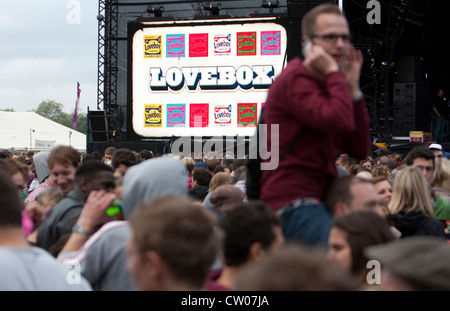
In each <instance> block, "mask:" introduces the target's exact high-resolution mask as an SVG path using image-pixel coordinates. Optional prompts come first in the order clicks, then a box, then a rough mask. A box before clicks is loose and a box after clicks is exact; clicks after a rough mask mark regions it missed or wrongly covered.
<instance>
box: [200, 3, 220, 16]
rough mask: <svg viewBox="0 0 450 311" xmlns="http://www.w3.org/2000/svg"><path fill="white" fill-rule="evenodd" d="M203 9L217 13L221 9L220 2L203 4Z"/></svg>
mask: <svg viewBox="0 0 450 311" xmlns="http://www.w3.org/2000/svg"><path fill="white" fill-rule="evenodd" d="M203 9H204V10H205V11H209V12H210V14H211V15H219V11H220V10H222V4H221V3H220V2H218V3H216V2H213V3H209V4H205V5H204V6H203Z"/></svg>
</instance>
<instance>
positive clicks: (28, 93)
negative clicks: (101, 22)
mask: <svg viewBox="0 0 450 311" xmlns="http://www.w3.org/2000/svg"><path fill="white" fill-rule="evenodd" d="M70 1H72V2H77V3H79V8H80V10H79V12H80V14H81V19H80V23H79V24H71V23H68V19H67V16H68V14H70V11H71V8H72V7H68V4H69V2H70ZM97 14H98V1H93V0H66V1H62V0H39V1H36V0H16V1H3V0H0V38H2V42H1V44H2V47H1V49H0V94H1V97H0V109H6V108H13V109H14V110H15V111H28V110H32V109H36V108H37V106H38V105H39V103H40V102H41V101H43V100H47V99H50V100H55V101H56V102H59V103H61V104H63V107H64V111H65V112H73V109H74V107H75V100H76V83H77V81H79V82H80V84H81V89H82V93H81V103H80V104H81V110H80V111H81V112H86V111H87V106H89V107H90V109H91V110H95V109H96V108H97V99H96V98H97V54H98V46H97V44H98V42H97V36H98V33H97V31H98V28H97V20H96V16H97Z"/></svg>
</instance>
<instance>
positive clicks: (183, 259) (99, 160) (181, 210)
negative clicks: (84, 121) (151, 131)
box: [0, 144, 450, 290]
mask: <svg viewBox="0 0 450 311" xmlns="http://www.w3.org/2000/svg"><path fill="white" fill-rule="evenodd" d="M114 149H115V148H114V147H111V148H108V149H107V150H105V152H104V153H103V155H102V153H100V152H97V151H95V152H92V153H84V154H81V153H79V152H78V151H76V150H75V149H73V148H71V147H67V146H57V147H55V148H54V149H53V150H51V151H50V152H42V153H41V156H43V155H45V157H44V159H46V161H45V162H46V163H47V165H48V169H47V170H42V169H40V172H45V173H41V174H44V175H46V176H44V177H42V176H40V177H41V178H40V182H39V183H38V184H41V185H42V184H43V183H44V182H45V180H48V181H50V184H51V186H50V187H47V188H42V189H41V190H40V192H39V193H35V196H34V200H33V201H32V202H31V203H30V201H26V198H27V197H28V192H27V190H28V189H29V187H30V185H31V182H32V180H30V178H31V177H33V178H32V179H37V178H38V176H37V174H36V166H38V165H37V164H38V159H39V158H40V157H39V152H36V153H35V154H33V155H31V159H30V160H31V161H28V164H27V162H26V161H24V159H21V158H20V157H13V156H5V158H3V159H1V160H0V182H1V183H2V186H1V187H0V189H1V193H0V196H1V201H2V204H1V206H2V208H1V209H0V215H1V217H0V230H2V229H3V228H9V227H11V228H16V229H19V228H20V231H21V232H23V233H22V234H24V236H25V238H26V242H27V243H28V244H29V245H30V246H34V247H42V248H44V249H46V250H47V251H48V252H49V254H50V255H52V256H53V257H55V258H58V256H60V255H61V252H62V251H63V250H64V246H65V244H66V243H67V241H68V240H69V237H70V235H71V231H70V230H69V231H67V232H61V234H60V235H59V236H57V237H54V239H53V240H52V244H51V245H46V244H45V243H43V242H42V241H39V237H40V236H39V231H40V230H44V228H45V224H46V221H47V219H49V218H50V219H51V217H52V216H54V215H55V214H56V212H52V209H54V208H55V206H58V204H61V202H63V201H64V200H67V197H68V195H69V194H70V193H79V194H80V195H81V197H82V199H81V200H82V202H86V200H87V199H88V196H89V194H90V193H91V192H94V191H100V190H103V191H106V192H111V193H116V195H115V197H116V198H118V199H120V200H121V201H122V202H123V205H122V208H123V210H122V217H121V218H120V219H125V221H126V222H127V223H129V227H130V234H129V236H128V237H127V239H126V245H124V247H123V250H122V251H123V252H125V253H126V254H127V255H126V258H127V260H126V262H125V263H124V266H125V267H123V269H125V270H126V271H127V273H129V275H130V277H131V278H132V279H133V287H134V289H140V290H175V289H180V290H181V289H187V290H199V289H206V290H230V289H232V290H235V289H236V290H277V289H282V290H365V289H373V288H381V289H388V290H392V289H395V288H393V287H392V286H393V285H389V283H388V284H386V285H385V287H383V285H380V282H378V283H376V284H375V285H373V284H370V282H369V281H368V279H367V275H368V271H369V270H368V268H367V263H368V262H370V260H373V259H374V258H377V260H378V259H379V260H380V262H382V263H383V260H386V262H387V263H386V265H389V267H390V268H389V269H390V270H389V271H391V270H392V271H395V272H391V274H392V273H394V275H397V274H396V273H397V272H396V271H397V270H396V269H401V267H397V265H398V261H399V259H396V258H394V259H392V258H391V257H390V256H391V254H389V256H386V257H387V259H385V258H384V255H385V254H387V251H386V250H385V249H384V248H383V247H384V246H385V247H391V246H390V245H391V244H393V243H400V242H402V243H406V242H407V241H408V240H409V239H406V238H408V237H409V238H410V239H411V240H413V241H412V242H411V243H413V244H414V243H420V242H421V241H414V238H417V237H414V236H415V235H416V234H414V232H413V230H412V229H411V228H408V227H407V226H406V227H404V226H403V225H404V224H403V223H402V222H401V221H400V220H399V219H400V218H401V217H403V216H405V215H416V214H420V215H421V217H422V218H424V219H425V218H426V219H436V212H435V202H436V194H435V192H434V191H433V189H436V191H440V192H438V193H439V195H440V196H441V197H444V198H445V202H448V203H449V206H450V201H447V199H448V198H450V195H449V196H448V197H445V193H446V192H445V191H448V193H450V162H449V160H448V159H447V158H446V157H438V156H437V155H436V156H435V155H434V154H433V152H431V150H430V149H429V145H428V144H427V145H422V146H418V147H416V148H414V149H412V150H411V151H410V152H409V153H408V154H407V156H406V157H405V158H404V159H403V156H398V155H396V154H395V153H393V152H390V151H389V150H384V149H382V150H379V152H378V156H376V154H374V157H373V158H371V157H369V158H367V159H365V160H363V161H360V162H359V163H356V162H355V161H354V160H353V159H352V158H350V157H349V156H348V155H339V156H337V158H336V165H339V166H342V168H344V169H345V171H346V172H347V174H345V175H344V176H340V177H338V178H336V179H335V180H334V181H333V182H332V183H331V184H330V185H329V187H328V191H327V195H326V200H325V205H326V207H327V211H328V212H329V213H330V215H332V217H333V221H332V223H331V225H330V230H329V238H328V245H327V248H326V249H325V248H323V247H313V246H311V245H304V244H302V243H297V242H298V241H297V242H296V241H293V240H285V238H284V236H283V230H282V227H283V222H282V220H281V218H279V216H278V215H277V214H276V213H274V212H273V211H272V209H271V208H270V207H269V206H268V205H266V204H264V203H263V202H261V201H259V200H250V201H248V200H247V198H246V192H245V173H246V165H245V160H244V159H235V158H234V156H230V155H229V154H227V157H228V159H227V161H224V159H222V158H221V157H216V155H215V154H210V155H209V156H208V155H207V156H206V157H204V156H203V155H202V156H197V157H196V156H195V155H192V156H191V157H185V156H177V155H172V154H166V155H159V154H156V155H154V154H153V153H152V152H149V151H147V150H144V151H141V152H135V151H132V150H130V149H127V148H118V149H115V150H114ZM141 155H143V157H141ZM110 156H111V157H110ZM208 157H209V158H208ZM231 157H233V160H231ZM35 160H36V162H37V163H35ZM387 161H389V162H387ZM35 164H36V165H35ZM39 165H41V164H39ZM356 167H358V169H356ZM361 172H365V173H367V174H365V175H364V176H361V175H360V173H361ZM239 182H244V183H243V184H242V183H241V186H243V187H244V188H242V187H239V186H238V183H239ZM119 188H120V191H118V189H119ZM35 189H37V190H38V191H39V189H40V188H38V187H35ZM200 189H201V190H200ZM34 191H35V190H33V191H30V194H31V193H33V192H34ZM69 197H70V195H69ZM24 202H26V204H25V203H24ZM449 209H450V207H449ZM81 210H82V208H80V210H79V211H78V213H77V214H76V217H80V213H81ZM26 214H28V216H29V217H28V218H29V219H31V221H32V225H33V230H32V231H31V232H29V231H25V230H24V215H26ZM76 217H75V218H74V221H75V222H74V223H76V219H77V218H76ZM114 220H117V219H116V218H109V219H108V218H105V220H104V221H103V222H102V223H100V224H98V226H97V228H96V230H98V229H100V228H101V227H102V226H103V225H106V224H107V223H109V222H110V221H114ZM448 220H450V219H448ZM437 221H439V222H441V223H442V222H443V221H444V219H441V220H437ZM74 223H73V224H74ZM71 225H72V224H71ZM435 225H437V224H435ZM430 226H431V225H428V227H430ZM439 228H440V227H439ZM439 228H438V229H439ZM442 228H443V227H442ZM415 229H417V228H415ZM421 230H422V231H423V232H425V231H426V230H427V229H426V228H425V229H424V228H422V229H421ZM424 230H425V231H424ZM435 230H437V229H436V228H435ZM419 231H420V230H419ZM423 235H433V234H430V233H429V232H428V233H424V234H423ZM423 235H420V234H419V236H423ZM434 235H435V236H434V237H433V238H436V239H438V238H437V237H436V235H437V236H438V234H434ZM442 236H444V237H445V234H442ZM433 238H431V237H430V239H431V240H432V241H431V242H432V243H435V241H434V239H433ZM404 239H405V241H403V240H404ZM0 240H1V239H0ZM44 240H45V239H44ZM438 240H439V239H438ZM39 242H40V243H39ZM422 243H425V242H423V241H422ZM444 244H445V243H444ZM424 245H425V244H424ZM427 245H428V244H427ZM439 245H441V244H439ZM373 247H374V248H373ZM399 247H404V248H405V249H408V246H401V245H400V246H399ZM424 247H425V246H424ZM427 247H428V246H427ZM372 248H373V251H372ZM442 252H443V253H445V250H442ZM371 254H375V255H373V256H372V255H371ZM398 256H402V255H400V254H399V255H398ZM405 260H406V259H405ZM417 260H418V261H419V262H420V261H421V260H425V259H421V258H418V259H417ZM149 263H151V265H150V266H151V267H152V268H151V269H150V268H149ZM413 266H414V263H411V267H413ZM215 268H217V269H215ZM271 269H274V270H276V271H278V272H277V273H276V274H275V275H273V274H272V273H271V272H270V270H271ZM436 269H438V268H436ZM444 270H445V269H444ZM163 271H170V273H168V274H164V272H163ZM217 271H219V272H218V273H217ZM439 271H440V270H439ZM214 273H216V274H214ZM402 273H403V274H405V276H404V278H403V279H402V280H407V281H404V282H406V284H408V286H409V287H408V288H409V289H416V288H417V289H420V288H427V286H429V287H430V288H431V289H434V287H433V286H434V285H433V284H432V282H431V283H430V284H428V283H427V282H428V281H427V280H425V281H422V280H420V278H419V277H418V278H419V280H418V281H417V282H418V283H417V282H416V281H414V282H413V281H409V278H411V277H412V278H414V277H415V276H414V275H413V273H409V274H408V273H406V272H405V271H402ZM443 273H444V272H443ZM410 274H411V275H410ZM388 277H390V278H391V279H392V278H393V276H392V275H391V276H388ZM397 277H398V276H397ZM386 278H387V277H386ZM162 279H164V281H161V280H162ZM302 280H303V281H302ZM306 280H308V281H306ZM313 280H314V281H313ZM421 282H422V283H421ZM416 283H417V284H416ZM436 283H437V284H436V288H437V287H439V286H440V287H444V288H445V286H447V284H446V283H445V282H441V283H439V282H436ZM381 284H383V283H381ZM418 284H419V285H418ZM389 286H391V287H389ZM405 286H406V285H405ZM405 288H406V287H405ZM447 289H448V288H447Z"/></svg>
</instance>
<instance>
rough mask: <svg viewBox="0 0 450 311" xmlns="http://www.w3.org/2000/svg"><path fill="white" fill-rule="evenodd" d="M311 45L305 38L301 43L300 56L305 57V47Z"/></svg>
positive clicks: (309, 40)
mask: <svg viewBox="0 0 450 311" xmlns="http://www.w3.org/2000/svg"><path fill="white" fill-rule="evenodd" d="M310 43H311V39H309V38H306V40H305V41H304V42H302V55H303V57H306V46H307V45H308V44H310Z"/></svg>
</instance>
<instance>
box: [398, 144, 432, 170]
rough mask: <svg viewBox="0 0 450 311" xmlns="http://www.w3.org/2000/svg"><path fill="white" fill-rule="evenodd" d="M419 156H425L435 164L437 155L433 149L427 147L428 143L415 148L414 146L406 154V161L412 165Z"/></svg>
mask: <svg viewBox="0 0 450 311" xmlns="http://www.w3.org/2000/svg"><path fill="white" fill-rule="evenodd" d="M417 158H424V159H426V160H433V166H434V159H435V155H434V153H433V151H431V150H430V149H428V148H427V146H426V145H419V146H416V147H414V148H412V149H411V150H410V151H409V152H408V154H407V155H406V157H405V159H404V162H405V163H406V165H408V166H409V165H412V164H413V162H414V160H415V159H417Z"/></svg>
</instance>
